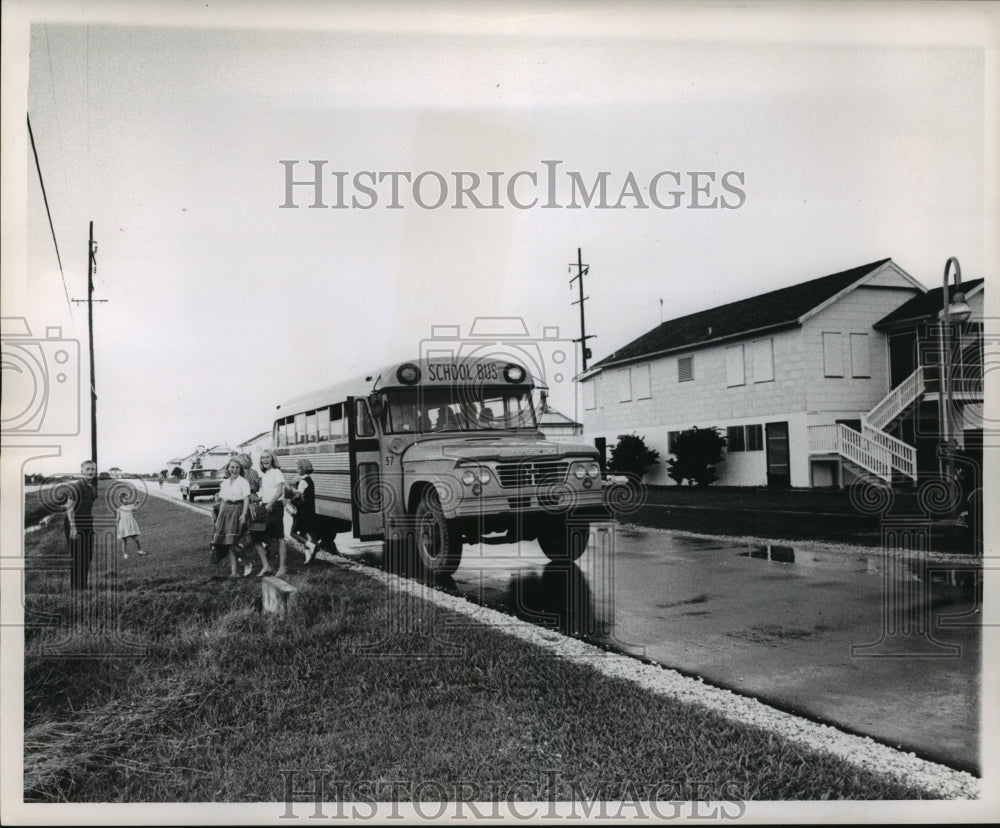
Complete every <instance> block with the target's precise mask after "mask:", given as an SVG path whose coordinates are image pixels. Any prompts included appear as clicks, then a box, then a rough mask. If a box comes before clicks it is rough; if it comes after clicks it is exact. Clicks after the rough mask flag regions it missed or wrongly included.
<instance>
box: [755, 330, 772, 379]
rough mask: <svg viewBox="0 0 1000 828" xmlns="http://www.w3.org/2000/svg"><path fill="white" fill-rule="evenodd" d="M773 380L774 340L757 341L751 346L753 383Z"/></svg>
mask: <svg viewBox="0 0 1000 828" xmlns="http://www.w3.org/2000/svg"><path fill="white" fill-rule="evenodd" d="M773 380H774V340H773V339H758V340H757V341H756V342H754V344H753V381H754V382H772V381H773Z"/></svg>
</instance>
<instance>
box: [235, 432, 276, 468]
mask: <svg viewBox="0 0 1000 828" xmlns="http://www.w3.org/2000/svg"><path fill="white" fill-rule="evenodd" d="M272 445H273V442H272V440H271V431H270V429H268V430H267V431H262V432H261V433H260V434H255V435H254V436H253V437H251V438H250V439H249V440H244V441H243V442H242V443H240V444H239V445H238V446H237V447H236V449H237V451H238V452H239V453H240V454H249V455H250V459H251V460H253V464H254V466H259V465H260V453H261V452H262V451H263V450H264V449H266V448H271V446H272Z"/></svg>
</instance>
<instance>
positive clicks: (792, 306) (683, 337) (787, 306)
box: [588, 259, 891, 373]
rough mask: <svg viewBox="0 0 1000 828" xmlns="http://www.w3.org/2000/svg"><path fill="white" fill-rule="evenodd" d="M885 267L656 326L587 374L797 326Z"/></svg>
mask: <svg viewBox="0 0 1000 828" xmlns="http://www.w3.org/2000/svg"><path fill="white" fill-rule="evenodd" d="M889 261H891V259H880V260H879V261H877V262H871V263H870V264H866V265H861V266H860V267H854V268H851V269H850V270H844V271H841V272H840V273H833V274H831V275H829V276H822V277H820V278H819V279H812V280H810V281H808V282H800V283H799V284H797V285H792V286H791V287H786V288H780V289H778V290H772V291H770V292H768V293H762V294H760V295H759V296H752V297H750V298H749V299H741V300H739V301H737V302H730V303H728V304H726V305H720V306H719V307H716V308H710V309H709V310H703V311H698V312H697V313H692V314H690V315H688V316H682V317H680V318H678V319H671V320H668V321H667V322H662V323H661V324H660V325H658V326H657V327H655V328H653V330H651V331H649V332H648V333H645V334H643V335H642V336H640V337H639V338H638V339H636V340H633V341H632V342H630V343H629V344H628V345H626V346H624V347H623V348H619V349H618V350H617V351H615V352H614V353H612V354H610V355H609V356H606V357H605V358H604V359H602V360H600V361H599V362H597V363H595V364H594V365H592V366H591V370H593V369H595V368H599V367H602V366H606V365H611V364H614V363H617V362H625V361H628V360H634V359H639V358H641V357H644V356H649V355H651V354H658V353H662V352H665V351H672V350H677V349H681V348H689V347H693V346H696V345H702V344H706V343H708V342H714V341H718V340H720V339H730V338H733V337H737V336H740V335H745V334H749V333H751V332H752V331H760V330H765V329H771V328H778V327H784V326H791V325H796V324H799V322H800V320H801V318H802V317H803V316H804V315H806V314H807V313H808V312H809V311H811V310H813V309H814V308H816V307H817V306H819V305H822V304H823V303H824V302H826V301H828V300H830V299H832V298H833V297H834V296H836V295H837V294H838V293H840V292H841V291H843V290H846V289H847V288H849V287H850V286H851V285H853V284H854V283H855V282H858V281H860V280H861V279H863V278H865V277H866V276H869V275H871V274H872V273H873V272H874V271H875V270H878V269H879V268H880V267H882V266H883V265H884V264H886V263H887V262H889ZM588 373H589V372H588Z"/></svg>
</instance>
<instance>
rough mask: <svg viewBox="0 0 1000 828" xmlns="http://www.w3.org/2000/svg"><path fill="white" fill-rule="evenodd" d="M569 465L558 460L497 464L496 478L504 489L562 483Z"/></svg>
mask: <svg viewBox="0 0 1000 828" xmlns="http://www.w3.org/2000/svg"><path fill="white" fill-rule="evenodd" d="M568 469H569V463H566V462H563V461H558V460H537V461H531V460H526V461H524V462H522V463H497V478H498V479H499V481H500V485H501V486H503V487H504V488H505V489H513V488H521V487H524V486H544V485H551V484H553V483H562V482H563V481H564V480H565V479H566V472H567V470H568Z"/></svg>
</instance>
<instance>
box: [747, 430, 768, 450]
mask: <svg viewBox="0 0 1000 828" xmlns="http://www.w3.org/2000/svg"><path fill="white" fill-rule="evenodd" d="M746 445H747V451H763V450H764V427H763V426H761V425H748V426H747V439H746Z"/></svg>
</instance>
